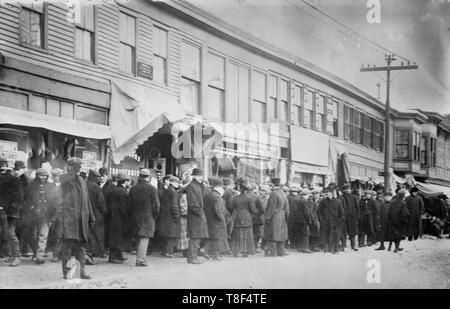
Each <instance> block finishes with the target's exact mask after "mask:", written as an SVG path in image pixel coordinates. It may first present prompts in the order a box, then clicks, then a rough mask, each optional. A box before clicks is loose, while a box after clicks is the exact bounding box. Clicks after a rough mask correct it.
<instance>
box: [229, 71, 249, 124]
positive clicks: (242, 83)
mask: <svg viewBox="0 0 450 309" xmlns="http://www.w3.org/2000/svg"><path fill="white" fill-rule="evenodd" d="M228 75H229V79H228V84H227V85H228V86H227V104H226V107H225V111H226V118H225V119H226V121H231V122H235V121H240V122H248V115H249V113H248V106H249V91H250V89H249V69H247V68H245V67H242V66H240V65H238V64H234V63H230V64H229V66H228Z"/></svg>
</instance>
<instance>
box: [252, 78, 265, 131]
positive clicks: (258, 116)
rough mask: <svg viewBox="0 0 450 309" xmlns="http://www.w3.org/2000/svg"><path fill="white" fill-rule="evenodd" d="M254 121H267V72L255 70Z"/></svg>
mask: <svg viewBox="0 0 450 309" xmlns="http://www.w3.org/2000/svg"><path fill="white" fill-rule="evenodd" d="M252 77H253V78H252V80H253V104H252V122H257V123H265V122H266V115H267V114H266V113H267V106H266V74H264V73H262V72H258V71H253V76H252Z"/></svg>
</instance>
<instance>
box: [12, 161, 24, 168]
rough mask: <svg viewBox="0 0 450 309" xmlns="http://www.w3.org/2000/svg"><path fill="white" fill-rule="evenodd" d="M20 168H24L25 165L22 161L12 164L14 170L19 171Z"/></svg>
mask: <svg viewBox="0 0 450 309" xmlns="http://www.w3.org/2000/svg"><path fill="white" fill-rule="evenodd" d="M21 168H25V163H24V162H23V161H16V162H14V169H15V170H20V169H21Z"/></svg>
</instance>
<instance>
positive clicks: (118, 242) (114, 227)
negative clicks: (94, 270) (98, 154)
mask: <svg viewBox="0 0 450 309" xmlns="http://www.w3.org/2000/svg"><path fill="white" fill-rule="evenodd" d="M130 184H131V180H130V177H129V176H128V175H127V174H125V173H119V174H118V175H117V186H115V187H114V188H112V189H111V190H110V191H109V192H108V194H107V195H106V209H107V214H108V215H107V216H108V220H107V221H108V248H109V259H108V262H109V263H114V264H122V263H123V261H124V260H126V258H125V257H124V256H123V251H124V250H125V249H126V248H128V244H129V239H128V237H127V236H128V235H127V234H128V232H129V231H128V229H127V227H128V223H129V218H130V211H129V200H128V188H129V187H130Z"/></svg>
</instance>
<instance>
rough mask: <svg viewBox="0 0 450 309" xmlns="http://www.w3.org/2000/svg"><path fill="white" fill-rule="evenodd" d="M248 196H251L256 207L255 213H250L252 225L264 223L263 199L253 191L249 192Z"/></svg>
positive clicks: (264, 206)
mask: <svg viewBox="0 0 450 309" xmlns="http://www.w3.org/2000/svg"><path fill="white" fill-rule="evenodd" d="M250 196H251V197H253V201H254V203H255V209H256V213H252V223H253V225H254V226H261V225H264V212H265V211H266V205H264V202H263V200H262V199H261V198H260V197H259V196H257V195H255V194H254V193H250Z"/></svg>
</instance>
